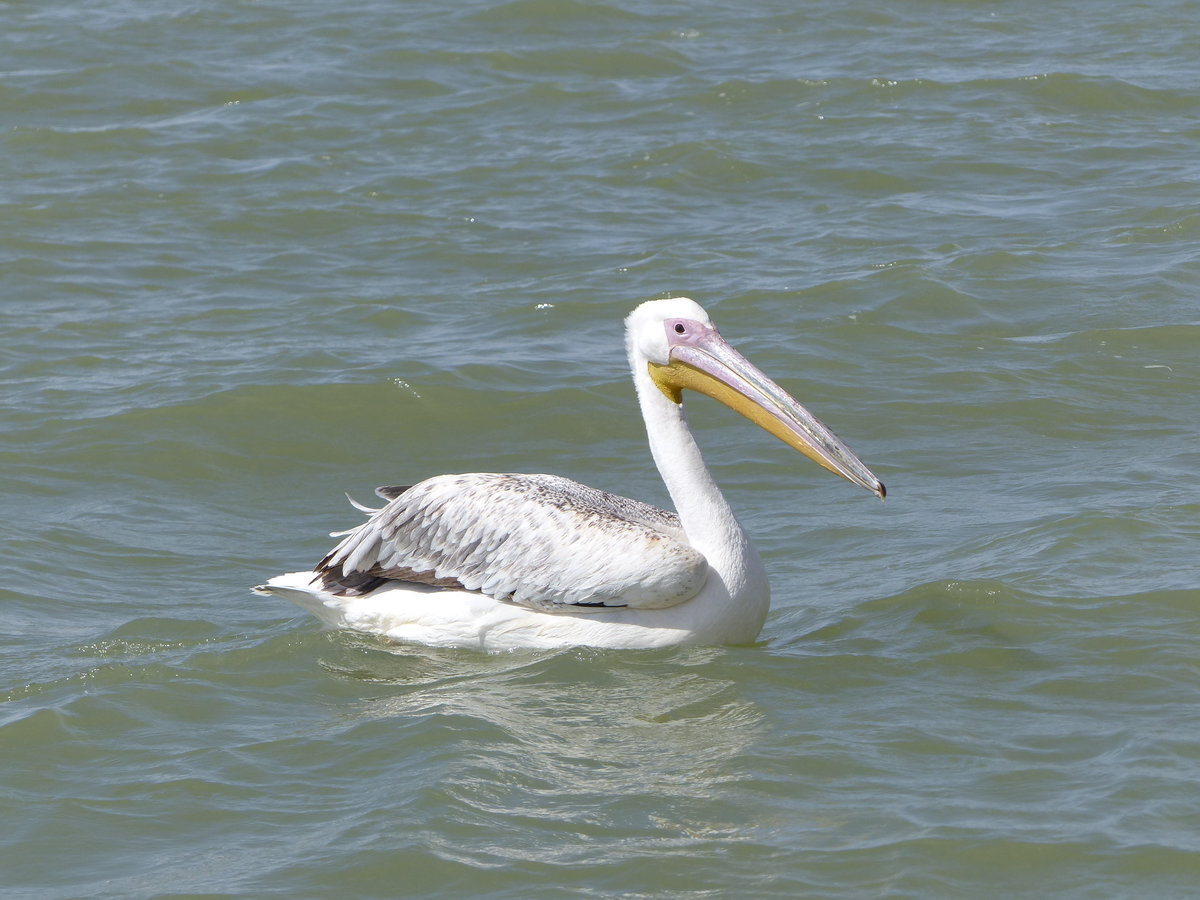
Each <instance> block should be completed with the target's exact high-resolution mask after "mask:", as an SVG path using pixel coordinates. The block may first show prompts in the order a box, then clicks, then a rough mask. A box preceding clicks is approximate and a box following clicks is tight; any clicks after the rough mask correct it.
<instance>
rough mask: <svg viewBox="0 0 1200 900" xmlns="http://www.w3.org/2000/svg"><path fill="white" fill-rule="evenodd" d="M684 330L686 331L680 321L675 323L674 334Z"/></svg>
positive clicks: (681, 332)
mask: <svg viewBox="0 0 1200 900" xmlns="http://www.w3.org/2000/svg"><path fill="white" fill-rule="evenodd" d="M685 331H687V329H686V328H684V327H683V323H682V322H676V323H675V333H676V334H683V333H684V332H685Z"/></svg>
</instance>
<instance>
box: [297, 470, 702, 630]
mask: <svg viewBox="0 0 1200 900" xmlns="http://www.w3.org/2000/svg"><path fill="white" fill-rule="evenodd" d="M379 493H380V494H381V496H383V497H385V498H386V499H388V500H389V501H390V502H388V504H387V505H386V506H384V507H383V508H382V509H380V510H377V511H374V512H371V513H370V518H369V519H368V520H367V521H366V522H364V523H363V524H362V525H360V526H358V527H357V528H355V529H353V530H352V531H350V532H348V533H346V537H345V539H344V540H343V541H342V542H341V543H340V544H338V545H337V547H335V548H334V549H333V551H331V552H330V554H329V555H328V556H326V557H325V559H323V560H322V561H321V563H320V564H319V565H318V567H317V571H318V572H320V573H322V574H323V575H324V576H325V578H326V581H327V583H330V584H331V585H336V584H337V583H338V582H339V581H341V580H353V581H355V583H356V584H358V583H361V582H362V579H363V577H364V576H374V577H376V578H378V579H379V580H380V583H382V581H384V580H387V579H388V578H389V576H390V577H392V578H393V579H396V580H403V581H418V582H421V583H425V584H440V585H443V586H444V585H447V584H457V585H461V586H462V587H463V588H465V589H467V590H471V591H479V592H480V593H483V594H487V595H489V596H492V597H496V598H497V599H501V600H509V601H512V602H514V603H518V604H521V605H523V606H528V607H531V608H534V609H543V610H556V609H558V610H562V609H565V608H577V609H578V608H581V607H606V606H629V607H634V608H641V609H655V608H662V607H667V606H673V605H675V604H677V603H682V602H683V601H685V600H689V599H691V598H692V597H694V596H695V595H696V594H697V593H699V592H700V589H701V588H702V587H703V586H704V582H705V579H706V578H707V574H708V563H707V561H706V560H705V559H704V556H703V555H702V554H700V553H699V552H698V551H697V550H695V549H694V548H693V547H692V546H691V545H689V544H688V543H687V540H686V538H685V537H684V534H683V531H682V529H681V528H680V527H679V518H678V517H677V516H676V515H675V514H674V513H670V512H667V511H665V510H662V509H658V508H657V507H654V506H651V505H650V504H648V503H641V502H639V501H636V500H629V499H626V498H624V497H618V496H616V495H615V494H609V493H606V492H604V491H598V490H596V489H595V488H589V487H587V486H585V485H582V484H579V483H577V482H574V481H571V480H569V479H566V478H559V477H557V476H554V475H497V474H472V475H441V476H438V477H436V478H430V479H428V480H426V481H423V482H421V483H420V484H416V485H413V486H412V487H408V488H404V489H400V488H386V489H380V491H379Z"/></svg>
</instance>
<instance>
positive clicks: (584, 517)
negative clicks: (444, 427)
mask: <svg viewBox="0 0 1200 900" xmlns="http://www.w3.org/2000/svg"><path fill="white" fill-rule="evenodd" d="M625 334H626V348H627V351H628V354H629V365H630V369H631V370H632V374H633V382H634V385H635V387H636V389H637V398H638V403H639V405H640V407H641V411H642V418H643V419H644V420H645V423H646V433H647V437H648V438H649V442H650V452H651V454H652V456H653V458H654V462H655V464H656V465H657V467H658V471H659V473H660V474H661V475H662V478H663V481H664V483H665V484H666V487H667V491H668V493H669V494H670V496H671V500H672V502H673V504H674V506H675V512H669V511H667V510H662V509H659V508H657V507H654V506H651V505H650V504H647V503H642V502H640V501H637V500H630V499H628V498H625V497H620V496H617V495H615V494H609V493H606V492H604V491H599V490H596V489H594V488H590V487H587V486H585V485H582V484H579V483H578V482H574V481H571V480H569V479H566V478H560V477H558V476H554V475H517V474H498V473H497V474H493V473H477V474H468V475H440V476H437V477H434V478H430V479H427V480H426V481H422V482H420V483H419V484H416V485H412V486H406V487H385V488H380V489H379V490H378V491H377V493H378V494H379V495H380V497H381V499H383V500H384V501H386V502H385V504H384V505H383V506H382V507H379V508H368V507H365V506H359V509H361V510H362V511H363V512H365V513H366V514H367V516H368V518H367V520H366V521H365V522H363V523H362V524H361V525H359V526H358V527H356V528H353V529H351V530H350V531H347V532H341V533H338V534H335V535H333V536H334V537H341V538H342V540H341V542H340V543H338V544H337V546H336V547H334V548H333V550H331V551H330V552H329V554H328V555H327V556H326V557H325V558H324V559H322V560H321V561H320V562H319V563H318V564H317V565H316V567H315V568H314V569H313V570H312V571H309V572H293V573H290V574H287V575H279V576H276V577H275V578H272V579H271V580H270V581H269V582H267V583H266V584H264V585H259V586H258V587H257V588H255V590H256V591H257V592H259V593H265V594H274V595H280V596H283V597H286V598H287V599H289V600H291V601H293V602H295V603H296V604H297V605H299V606H301V607H302V608H304V609H307V610H309V611H310V612H312V613H314V614H316V615H317V616H318V617H320V618H321V619H322V620H323V621H324V622H326V623H327V624H329V625H332V626H334V627H337V628H345V629H351V630H354V631H360V632H366V633H370V634H375V635H379V636H382V637H386V638H390V639H393V640H397V641H405V642H417V643H421V644H427V645H435V646H452V647H472V648H482V649H485V650H507V649H514V648H520V647H532V648H555V647H566V646H591V647H623V648H650V647H663V646H670V645H675V644H742V643H750V642H752V641H754V640H755V639H756V638H757V637H758V634H759V631H760V630H761V629H762V625H763V622H764V620H765V619H766V615H767V610H768V607H769V605H770V586H769V584H768V582H767V575H766V570H765V569H764V568H763V564H762V561H761V559H760V558H759V556H758V553H757V552H756V551H755V549H754V547H753V545H752V544H751V543H750V541H749V539H748V538H747V536H746V533H745V531H744V530H743V529H742V526H741V525H740V524H739V523H738V521H737V518H736V517H735V516H734V514H733V510H731V509H730V508H729V504H728V503H727V502H726V500H725V498H724V496H723V495H722V494H721V491H720V490H719V489H718V488H717V485H716V483H715V482H714V481H713V478H712V475H711V474H710V473H709V471H708V468H707V467H706V466H705V464H704V460H703V458H702V457H701V455H700V449H699V447H697V445H696V442H695V440H694V439H693V437H692V433H691V431H690V430H689V429H688V425H687V420H686V418H685V417H684V409H683V402H684V397H683V394H684V391H688V390H691V391H697V392H700V393H703V394H707V395H709V396H711V397H714V398H716V399H717V400H719V401H720V402H722V403H724V404H726V405H727V406H729V407H731V408H732V409H734V410H736V411H737V412H739V413H741V414H742V415H743V416H745V417H746V418H747V419H749V420H750V421H752V422H754V423H755V424H757V425H759V426H760V427H762V428H763V429H765V430H766V431H768V432H770V433H771V434H774V435H775V436H776V437H778V438H780V439H781V440H783V441H784V442H785V443H786V444H788V445H789V446H791V447H793V448H795V449H796V450H799V451H800V452H802V453H804V454H805V455H807V456H809V457H810V458H812V459H813V460H815V461H816V462H818V463H820V464H821V465H822V466H824V467H825V468H827V469H829V470H830V471H832V472H834V473H836V474H838V475H841V476H842V477H844V478H846V479H848V480H849V481H851V482H853V483H855V484H858V485H860V486H862V487H864V488H866V489H867V490H869V491H871V492H873V493H874V494H876V495H877V496H879V497H880V498H882V497H883V496H884V494H885V490H884V486H883V483H882V482H880V480H879V479H878V478H876V477H875V475H874V474H872V472H871V470H870V469H868V468H867V467H866V465H865V464H864V463H863V462H862V461H861V460H860V459H859V458H858V457H857V456H855V454H854V453H853V452H852V451H851V450H850V449H849V448H848V447H847V446H846V445H845V444H843V443H842V442H841V441H840V440H839V439H838V438H837V437H836V436H835V435H834V434H833V432H831V431H830V430H829V429H828V428H826V427H825V426H824V425H823V424H822V423H821V422H819V421H818V420H817V419H816V418H815V417H814V416H813V415H812V413H810V412H809V411H808V410H807V409H805V408H804V407H803V406H801V405H800V404H799V403H798V402H797V401H796V400H795V399H794V398H792V397H791V396H790V395H789V394H788V393H787V392H786V391H784V390H783V389H782V388H781V387H779V386H778V385H777V384H775V382H773V381H771V380H770V379H769V378H768V377H767V376H766V375H764V374H763V373H762V372H760V371H759V370H758V369H757V368H755V366H754V365H753V364H751V363H750V362H749V361H748V360H747V359H746V358H745V357H743V356H742V355H741V354H740V353H738V352H737V351H736V350H735V349H734V348H733V347H731V346H730V345H729V344H728V343H726V342H725V340H724V339H723V338H722V337H721V335H720V334H719V333H718V331H717V329H716V327H715V326H714V325H713V323H712V320H711V319H710V318H709V316H708V314H707V313H706V312H705V311H704V309H703V308H701V307H700V306H699V304H697V303H695V302H694V301H692V300H689V299H687V298H685V297H678V298H675V299H669V300H651V301H649V302H646V303H643V304H642V305H640V306H638V307H637V308H636V309H635V310H634V311H633V312H632V313H630V315H629V317H628V318H627V319H626V322H625ZM352 502H353V501H352ZM355 505H356V506H358V504H355Z"/></svg>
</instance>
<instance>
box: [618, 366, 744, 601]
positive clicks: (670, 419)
mask: <svg viewBox="0 0 1200 900" xmlns="http://www.w3.org/2000/svg"><path fill="white" fill-rule="evenodd" d="M630 365H631V368H632V369H633V382H634V385H635V386H636V387H637V395H638V403H639V405H640V406H641V409H642V418H643V419H645V422H646V435H647V437H648V438H649V440H650V453H651V454H652V455H653V457H654V463H655V465H657V466H658V471H659V473H660V474H661V475H662V479H663V482H664V483H665V484H666V486H667V492H668V493H669V494H670V495H671V500H672V501H673V502H674V504H675V511H676V512H678V513H679V519H680V524H681V525H682V526H683V530H684V532H685V533H686V534H687V537H688V542H689V543H690V544H691V545H692V546H693V547H695V548H696V549H697V550H699V551H700V552H701V553H703V554H704V556H705V558H707V559H708V563H709V566H710V568H711V569H712V570H713V571H715V572H716V573H718V574H719V575H720V576H721V578H722V579H723V580H724V582H725V585H726V587H727V588H728V590H729V593H730V594H731V595H732V596H738V595H739V594H742V593H744V592H745V590H746V589H747V588H752V589H754V588H759V587H760V586H759V582H761V590H762V591H764V592H765V590H766V575H765V572H764V570H763V567H762V562H761V561H760V560H759V557H758V553H757V552H756V551H755V549H754V547H753V545H751V543H750V541H749V539H748V538H747V537H746V533H745V532H744V531H743V530H742V526H741V525H740V524H739V523H738V520H737V519H736V518H735V517H734V515H733V510H732V509H730V508H729V504H728V502H726V500H725V497H724V496H723V495H722V494H721V491H720V489H719V488H718V487H717V483H716V482H715V481H714V480H713V477H712V473H710V472H709V471H708V466H706V465H705V464H704V459H703V457H702V456H701V455H700V448H699V447H698V446H697V445H696V441H695V439H694V438H693V437H692V433H691V431H690V430H689V429H688V425H687V419H686V418H685V417H684V413H683V407H682V406H681V405H679V404H676V403H674V402H673V401H671V400H670V399H669V398H668V397H667V396H666V395H665V394H663V392H662V391H660V390H659V389H658V387H657V386H656V385H655V384H654V382H653V381H652V380H651V379H650V374H649V371H648V370H647V367H646V360H645V359H644V358H641V355H640V354H638V353H636V352H631V353H630ZM765 599H766V598H765V596H764V600H765Z"/></svg>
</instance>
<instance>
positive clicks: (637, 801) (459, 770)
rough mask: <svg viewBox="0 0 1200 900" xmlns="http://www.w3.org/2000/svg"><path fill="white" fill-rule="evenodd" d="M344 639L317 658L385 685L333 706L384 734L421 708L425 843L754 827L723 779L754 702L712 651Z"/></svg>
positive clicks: (533, 847)
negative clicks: (497, 647) (539, 649)
mask: <svg viewBox="0 0 1200 900" xmlns="http://www.w3.org/2000/svg"><path fill="white" fill-rule="evenodd" d="M345 640H346V642H347V650H348V651H350V652H353V653H354V655H355V660H354V662H355V664H354V665H353V666H350V665H348V664H347V660H346V659H344V658H343V659H338V660H330V659H328V658H326V659H325V660H324V661H323V665H324V666H325V668H326V669H328V670H329V671H331V672H335V673H337V674H339V675H341V676H342V677H344V678H352V679H357V680H362V681H368V682H371V683H374V684H378V685H379V686H380V687H381V688H382V689H384V692H383V693H382V694H381V695H380V696H376V697H373V698H371V699H367V700H363V701H362V702H360V703H359V704H358V705H356V706H355V707H354V708H353V710H352V711H351V712H350V713H348V715H350V716H352V717H353V718H355V719H374V720H378V719H387V720H395V726H396V729H397V733H398V737H399V736H401V735H403V733H404V732H405V730H406V729H405V722H413V721H419V722H421V723H422V724H423V727H422V731H421V734H422V737H421V744H422V746H421V751H422V752H424V753H426V754H428V756H429V759H428V761H427V762H428V764H430V765H432V766H434V767H435V768H436V769H437V770H438V771H439V772H440V776H439V779H438V783H437V786H436V789H435V793H436V794H437V795H438V796H437V799H436V802H431V804H430V813H431V814H433V815H436V816H438V817H441V818H444V820H445V821H444V825H445V829H446V830H445V832H443V831H441V830H438V829H435V830H433V831H430V833H429V839H430V841H431V842H432V844H433V849H435V850H437V852H439V853H443V854H446V855H447V856H449V857H451V858H455V859H465V858H469V859H472V860H475V861H477V862H478V861H480V859H481V858H493V857H495V856H497V855H499V856H505V855H506V854H508V853H510V852H511V853H514V854H516V855H517V856H521V857H529V858H533V857H536V856H540V857H542V858H547V857H552V858H555V859H559V860H560V861H566V860H568V859H571V858H573V857H575V856H576V855H578V854H584V855H586V853H587V852H589V839H588V836H589V835H590V836H591V837H592V838H595V837H599V836H605V835H607V836H608V837H614V836H616V837H620V836H625V837H629V838H631V839H632V838H633V837H635V836H636V837H637V838H638V840H639V841H640V842H643V843H644V842H650V843H670V844H677V843H679V842H680V841H690V840H707V839H710V838H716V837H722V838H734V837H736V836H738V835H739V834H742V833H744V832H746V831H748V830H749V829H751V828H752V827H753V823H752V822H750V821H749V820H748V819H747V817H745V816H744V815H742V814H741V813H740V811H739V810H738V809H737V808H736V805H735V804H733V803H732V802H730V801H729V800H728V798H727V796H724V797H723V795H727V792H726V791H725V789H726V787H727V786H729V785H731V784H733V783H736V782H737V781H739V780H740V779H741V778H742V776H743V772H744V767H742V766H740V765H739V758H740V757H742V756H743V755H744V754H745V753H746V752H747V750H748V749H749V748H750V747H751V745H753V744H754V743H755V741H757V740H759V739H761V737H762V735H763V734H764V731H765V725H764V717H763V714H762V711H761V710H760V709H759V708H758V706H757V704H756V703H755V702H754V701H753V700H751V699H749V698H747V697H746V696H745V695H744V694H743V693H742V692H741V691H740V690H739V686H738V684H737V682H736V681H735V680H734V679H733V678H731V677H729V676H730V674H731V672H730V666H729V659H728V656H729V654H728V652H727V651H723V650H719V649H709V648H704V649H700V648H697V649H690V648H689V649H683V650H675V651H664V652H661V653H660V652H652V653H614V652H604V651H580V650H576V651H565V652H556V653H546V654H533V653H514V654H503V655H483V654H479V653H470V652H461V651H446V650H439V649H429V648H417V647H405V648H404V649H403V650H401V651H396V652H387V651H384V650H380V649H378V648H377V647H376V648H372V647H370V646H369V644H368V643H367V642H365V641H360V640H359V639H357V638H353V637H349V636H347V637H346V638H345ZM354 645H357V646H354ZM351 647H353V650H351V649H350V648H351ZM425 799H426V800H432V798H430V797H426V798H425ZM505 833H507V834H509V838H508V839H503V838H501V837H500V835H503V834H505ZM591 849H594V848H591Z"/></svg>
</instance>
